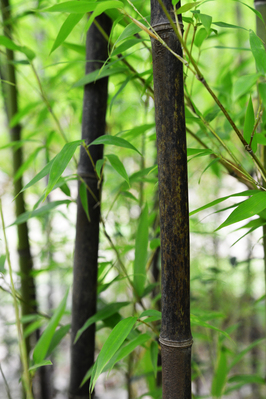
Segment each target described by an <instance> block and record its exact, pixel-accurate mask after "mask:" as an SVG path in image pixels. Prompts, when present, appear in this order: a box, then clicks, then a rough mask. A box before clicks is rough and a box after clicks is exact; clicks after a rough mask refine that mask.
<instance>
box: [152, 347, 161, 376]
mask: <svg viewBox="0 0 266 400" xmlns="http://www.w3.org/2000/svg"><path fill="white" fill-rule="evenodd" d="M150 352H151V363H152V368H153V372H154V376H155V378H156V375H157V362H158V353H159V348H158V343H157V342H156V341H154V340H153V341H152V342H151V346H150Z"/></svg>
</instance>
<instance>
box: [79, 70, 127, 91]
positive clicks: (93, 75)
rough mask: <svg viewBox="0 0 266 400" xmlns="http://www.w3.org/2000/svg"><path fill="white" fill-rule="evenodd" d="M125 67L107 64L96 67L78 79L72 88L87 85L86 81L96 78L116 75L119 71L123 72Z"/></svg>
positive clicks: (93, 80)
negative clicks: (99, 67)
mask: <svg viewBox="0 0 266 400" xmlns="http://www.w3.org/2000/svg"><path fill="white" fill-rule="evenodd" d="M126 71H127V68H125V67H112V68H109V66H108V65H107V66H106V67H103V68H101V69H97V70H96V71H93V72H90V73H89V74H86V75H84V76H83V77H82V78H81V79H79V80H78V81H77V82H76V83H75V84H74V85H73V88H75V87H79V86H84V85H87V84H88V83H92V82H96V81H97V80H98V79H101V78H105V77H106V76H111V75H117V74H121V73H125V72H126Z"/></svg>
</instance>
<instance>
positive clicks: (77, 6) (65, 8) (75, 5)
mask: <svg viewBox="0 0 266 400" xmlns="http://www.w3.org/2000/svg"><path fill="white" fill-rule="evenodd" d="M98 4H99V3H98V2H96V1H66V2H63V3H59V4H56V5H54V6H52V7H49V8H45V9H43V10H41V11H42V12H67V13H76V14H81V13H83V14H86V13H88V12H91V11H93V10H95V8H96V7H97V5H98Z"/></svg>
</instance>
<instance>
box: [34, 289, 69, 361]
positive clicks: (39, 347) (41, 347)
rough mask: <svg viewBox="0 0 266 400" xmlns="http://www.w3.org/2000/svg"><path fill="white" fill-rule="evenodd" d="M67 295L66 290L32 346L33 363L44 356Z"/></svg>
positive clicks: (41, 359) (64, 306) (64, 305)
mask: <svg viewBox="0 0 266 400" xmlns="http://www.w3.org/2000/svg"><path fill="white" fill-rule="evenodd" d="M67 296H68V290H67V292H66V294H65V296H64V298H63V300H62V301H61V303H60V304H59V306H58V307H57V309H56V311H55V313H54V315H53V316H52V318H51V319H50V321H49V324H48V325H47V327H46V329H45V331H44V332H43V334H42V336H41V337H40V339H39V340H38V342H37V343H36V345H35V347H34V350H33V360H34V363H35V364H39V363H41V362H42V361H43V360H44V359H45V357H46V354H47V351H48V348H49V346H50V343H51V340H52V337H53V335H54V332H55V330H56V328H57V326H58V324H59V322H60V319H61V318H62V316H63V314H64V311H65V308H66V301H67Z"/></svg>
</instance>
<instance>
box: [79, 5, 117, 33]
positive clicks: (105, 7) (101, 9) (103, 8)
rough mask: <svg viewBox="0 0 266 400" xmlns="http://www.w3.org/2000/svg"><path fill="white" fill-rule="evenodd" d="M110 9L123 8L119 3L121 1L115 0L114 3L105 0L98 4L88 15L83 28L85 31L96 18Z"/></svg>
mask: <svg viewBox="0 0 266 400" xmlns="http://www.w3.org/2000/svg"><path fill="white" fill-rule="evenodd" d="M112 8H123V3H121V1H118V0H115V1H110V0H105V1H104V2H102V3H100V2H98V5H97V7H96V8H95V10H94V11H93V13H92V14H91V15H90V18H89V20H88V22H87V24H86V26H85V31H87V30H89V29H90V26H91V24H92V23H93V21H94V20H95V18H96V17H98V16H99V15H101V14H102V13H103V12H105V11H106V10H110V9H112Z"/></svg>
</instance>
